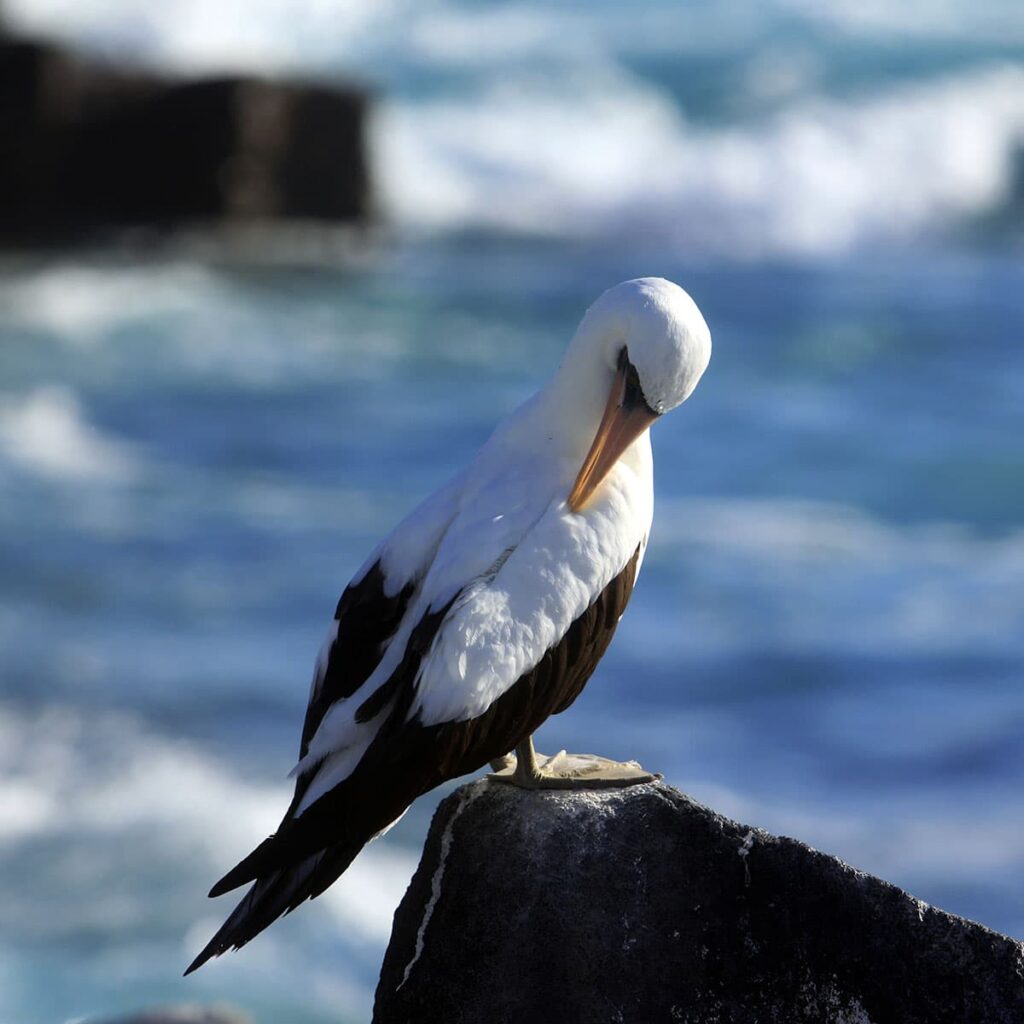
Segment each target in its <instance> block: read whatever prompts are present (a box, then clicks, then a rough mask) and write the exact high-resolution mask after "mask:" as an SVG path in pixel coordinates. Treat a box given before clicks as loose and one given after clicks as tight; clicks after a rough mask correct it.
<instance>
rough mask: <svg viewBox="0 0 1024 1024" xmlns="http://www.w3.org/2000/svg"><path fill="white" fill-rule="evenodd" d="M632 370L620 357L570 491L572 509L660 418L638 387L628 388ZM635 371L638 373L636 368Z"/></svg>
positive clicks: (584, 500) (574, 508)
mask: <svg viewBox="0 0 1024 1024" xmlns="http://www.w3.org/2000/svg"><path fill="white" fill-rule="evenodd" d="M631 369H632V368H631V367H630V365H629V361H628V360H627V359H620V360H619V368H618V371H617V372H616V374H615V380H614V381H612V389H611V392H610V393H609V395H608V404H607V405H606V406H605V407H604V415H603V416H602V417H601V424H600V426H599V427H598V428H597V434H596V435H595V437H594V443H593V444H592V445H591V446H590V451H589V452H587V457H586V458H585V459H584V460H583V465H582V467H581V468H580V471H579V475H578V476H577V477H576V482H575V483H574V484H573V487H572V491H570V493H569V510H570V511H572V512H579V510H580V509H581V508H583V506H584V505H585V504H586V503H587V501H589V499H590V496H591V495H592V494H593V493H594V491H596V490H597V488H598V486H599V485H600V483H601V481H602V480H603V479H604V478H605V477H606V476H607V475H608V473H609V472H610V471H611V468H612V466H614V465H615V463H616V462H618V461H619V457H620V456H621V455H622V453H623V452H624V451H625V450H626V449H627V448H628V447H629V446H630V445H631V444H632V443H633V442H634V441H635V440H636V439H637V438H638V437H639V436H640V435H641V434H642V433H643V432H644V431H645V430H646V429H647V428H648V427H649V426H650V425H651V424H652V423H653V422H654V421H655V420H656V419H657V418H658V414H657V413H656V412H654V411H653V410H651V409H649V408H648V406H647V403H646V402H644V401H643V400H642V397H640V398H638V397H637V396H635V395H634V394H632V393H631V392H633V391H634V390H637V389H634V388H629V387H627V382H628V377H629V373H630V371H631ZM632 372H633V373H634V374H635V372H636V371H632Z"/></svg>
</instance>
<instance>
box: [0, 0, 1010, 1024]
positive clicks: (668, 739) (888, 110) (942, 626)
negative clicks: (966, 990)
mask: <svg viewBox="0 0 1024 1024" xmlns="http://www.w3.org/2000/svg"><path fill="white" fill-rule="evenodd" d="M890 8H891V5H884V4H880V3H857V4H854V3H852V2H847V0H830V2H827V3H821V4H814V5H812V4H809V3H804V2H801V0H774V2H771V3H767V4H765V3H760V4H754V3H741V2H736V3H732V4H710V3H707V4H693V5H686V7H685V8H683V5H675V4H669V3H651V4H648V5H645V7H644V9H643V14H642V16H641V15H638V14H637V13H636V12H635V10H634V9H632V8H627V7H623V6H622V5H615V4H611V3H603V2H601V3H593V2H591V3H587V4H583V3H579V4H566V5H559V6H558V7H557V8H552V7H550V6H548V5H541V4H528V3H525V4H517V5H505V4H502V5H499V4H456V3H452V2H446V3H439V4H434V5H422V4H415V5H414V4H411V3H402V2H398V0H394V2H390V3H387V4H374V5H369V4H364V5H363V6H358V5H352V4H341V3H335V2H331V0H323V2H320V3H311V4H309V5H308V6H307V7H306V8H305V9H304V11H303V12H301V13H300V14H296V12H295V11H294V10H293V9H292V8H290V7H287V6H286V5H284V4H278V3H274V2H272V0H261V2H260V3H253V4H247V5H246V8H245V17H241V16H240V14H239V12H238V11H232V10H231V9H230V8H229V7H225V6H222V5H210V4H200V3H198V2H194V0H175V2H173V3H169V4H165V5H160V6H159V9H157V8H154V7H153V6H152V5H148V4H147V5H144V4H142V3H141V2H133V0H104V2H102V3H95V4H91V5H88V6H84V5H81V4H72V3H69V2H67V0H31V3H30V2H29V0H10V2H9V3H8V4H7V5H6V9H7V13H8V16H9V18H10V19H11V20H12V21H13V22H14V23H15V24H17V25H20V26H22V27H25V28H31V29H34V30H37V31H50V32H56V33H62V34H64V35H65V36H67V37H69V38H71V39H73V40H74V41H75V42H76V43H78V44H79V45H82V46H85V47H88V48H91V49H93V50H95V51H98V52H101V53H105V54H108V55H112V56H115V57H116V56H117V55H119V54H122V55H123V54H124V53H126V52H131V53H132V54H133V55H135V56H139V55H142V56H143V57H144V58H145V59H148V60H150V61H152V62H153V63H157V64H160V65H163V66H170V67H172V68H179V69H185V70H195V69H209V68H213V67H220V66H225V65H228V66H237V67H252V68H257V69H261V70H268V71H278V70H280V71H293V70H295V69H302V70H312V71H315V72H317V73H323V74H329V73H332V72H334V71H336V70H337V69H346V70H349V71H353V72H356V73H359V74H362V75H364V76H368V77H370V78H371V79H372V80H373V81H375V82H376V83H377V85H378V87H379V89H380V94H381V101H380V109H379V114H378V116H377V118H376V120H375V123H374V127H373V141H374V152H375V155H376V161H377V165H378V177H379V180H380V196H379V199H380V204H381V208H382V211H383V214H384V216H385V217H386V218H387V220H388V221H389V223H390V224H391V227H392V240H391V241H390V242H389V243H388V244H387V245H385V246H382V247H381V248H380V249H378V250H377V251H376V252H375V253H374V255H373V257H372V258H370V259H368V260H366V261H365V262H364V263H363V264H362V265H361V266H360V267H358V268H352V267H348V268H345V267H341V266H332V265H330V264H328V263H325V264H324V265H321V266H310V265H308V264H306V265H304V266H290V265H288V264H287V263H286V262H285V261H282V260H277V261H274V260H273V259H271V260H267V259H266V258H265V257H266V256H267V255H268V254H265V253H261V254H258V256H259V258H255V257H254V258H253V259H252V260H250V261H244V260H238V259H234V260H233V261H228V260H227V259H219V260H217V259H206V260H204V261H201V260H198V259H196V258H194V257H192V256H189V255H188V254H187V252H185V251H177V252H176V251H175V250H173V249H172V250H171V251H170V252H164V253H163V254H162V255H152V256H149V257H141V258H140V257H139V256H138V254H134V255H132V256H130V257H128V256H124V255H121V254H118V253H114V252H107V253H89V254H80V255H78V256H70V255H69V256H65V257H54V258H51V259H48V260H45V261H26V260H21V261H10V260H8V261H7V262H5V263H3V264H2V265H0V652H2V653H0V1024H44V1022H46V1024H49V1022H53V1021H67V1020H78V1019H82V1018H88V1017H89V1016H92V1015H98V1014H109V1013H111V1012H113V1011H115V1010H121V1009H129V1008H132V1007H137V1006H141V1005H146V1004H153V1003H159V1002H169V1001H184V1000H190V1001H193V1000H194V1001H203V1002H210V1001H223V1002H227V1003H231V1004H234V1005H237V1006H240V1007H243V1008H245V1009H246V1011H247V1012H249V1013H250V1014H251V1015H252V1017H253V1019H254V1020H255V1021H257V1022H259V1024H269V1022H277V1021H288V1022H295V1024H307V1022H308V1024H314V1022H316V1024H321V1022H323V1024H326V1022H328V1021H330V1022H338V1021H349V1020H351V1021H358V1020H365V1019H366V1018H367V1017H368V1007H369V1005H370V1000H371V998H372V991H373V986H374V983H375V979H376V974H377V970H378V967H379V963H380V959H381V956H382V954H383V949H384V946H385V944H386V941H387V937H388V933H389V930H390V921H391V914H392V912H393V910H394V907H395V906H396V905H397V902H398V900H399V899H400V897H401V894H402V892H403V891H404V887H405V885H406V884H407V881H408V879H409V877H410V875H411V872H412V870H413V868H414V866H415V863H416V860H417V857H418V852H419V849H420V846H421V844H422V841H423V837H424V835H425V831H426V828H427V824H428V822H429V817H430V814H431V813H432V810H433V807H434V806H435V804H436V800H434V799H432V798H427V799H424V800H423V801H421V802H420V803H419V804H417V805H416V806H415V807H414V808H413V811H412V812H411V813H410V814H409V815H408V816H407V818H406V819H405V820H404V821H403V822H402V823H401V824H400V826H399V827H398V828H397V829H396V830H395V831H394V832H393V833H391V834H390V835H389V836H388V837H387V838H386V839H385V840H383V841H381V842H379V843H376V844H374V845H373V846H372V847H371V848H370V849H368V850H367V851H366V852H364V854H363V855H361V857H360V858H359V859H358V860H357V862H356V864H355V865H354V866H353V868H352V869H351V870H350V871H349V872H348V873H347V874H346V876H345V877H344V878H343V880H342V881H341V882H340V883H338V884H336V885H335V886H334V887H333V888H332V889H331V890H330V891H329V892H328V893H327V894H326V895H325V896H324V897H323V898H321V899H319V900H317V901H316V902H315V903H313V904H310V905H307V906H305V907H303V908H302V910H301V911H300V912H299V913H296V914H294V915H292V916H291V917H289V918H288V919H287V920H285V921H281V922H279V923H277V924H275V925H274V926H273V927H272V928H271V929H270V930H269V931H268V932H267V933H265V934H264V935H262V936H261V937H260V938H259V939H257V940H256V941H254V942H253V943H252V944H251V945H250V946H248V947H246V949H245V950H244V951H242V952H241V953H238V954H234V955H231V956H228V957H225V958H222V959H221V960H220V961H217V962H215V963H213V964H211V965H209V966H208V967H205V968H204V969H203V970H202V971H200V972H199V973H198V974H197V975H195V976H193V977H190V978H189V979H185V980H182V979H181V978H180V972H181V970H182V969H183V968H184V966H185V964H186V963H187V962H188V961H189V960H190V959H191V957H192V955H194V953H195V952H196V951H197V949H198V948H199V946H200V945H201V944H202V943H203V942H204V941H205V940H206V939H207V938H208V937H209V934H210V933H211V932H212V930H213V929H214V928H215V927H216V926H217V925H218V924H219V922H220V920H221V919H222V918H223V917H224V916H225V915H226V913H227V912H228V910H229V909H230V907H231V906H232V905H233V904H231V902H230V897H229V898H225V899H222V900H220V901H218V902H216V903H211V902H209V901H207V900H206V899H205V892H206V890H207V889H208V888H209V885H210V884H211V883H212V881H214V880H215V879H216V878H217V877H219V876H220V874H221V873H223V871H224V870H225V869H226V868H228V867H230V866H231V865H232V864H233V863H234V862H235V861H236V860H237V859H239V858H240V857H241V856H242V855H244V854H245V853H246V852H248V850H249V849H250V848H251V847H252V845H254V844H255V843H256V842H257V841H258V840H260V839H261V838H262V837H263V836H264V835H265V834H266V833H267V832H268V831H269V830H270V829H272V828H273V827H274V825H275V824H276V822H277V819H278V817H279V815H280V813H281V810H282V809H283V807H284V806H285V804H286V802H287V798H288V791H289V785H288V782H287V780H286V778H285V775H286V773H287V772H288V770H289V769H290V768H291V766H292V764H293V762H294V757H295V753H296V746H297V742H298V731H299V727H300V722H301V716H302V712H303V709H304V705H305V699H306V695H307V689H308V682H309V675H310V672H311V669H312V662H313V658H314V656H315V653H316V651H317V649H318V647H319V644H320V641H321V639H322V636H323V633H324V631H325V629H326V626H327V624H328V621H329V619H330V616H331V613H332V611H333V608H334V603H335V601H336V598H337V595H338V593H339V591H340V590H341V588H342V587H343V586H344V584H345V582H346V581H347V579H348V577H349V575H350V574H351V572H352V571H354V569H355V568H356V567H357V566H358V565H359V564H360V562H361V561H362V559H363V557H364V556H365V554H366V552H367V550H368V549H369V548H370V547H371V546H372V545H373V543H375V541H376V540H377V539H378V538H379V536H380V535H381V533H382V532H383V531H384V530H385V529H387V527H388V526H389V525H390V524H392V523H394V522H396V521H397V520H398V519H399V518H400V517H401V516H402V515H403V514H404V512H405V511H407V510H408V508H409V507H410V506H411V505H412V504H413V503H415V502H416V501H417V500H418V499H419V498H420V497H422V496H423V495H425V494H426V493H428V492H429V491H430V490H431V489H432V488H434V487H435V486H437V485H438V484H439V483H441V482H442V481H443V480H444V479H446V477H447V476H448V475H449V474H450V473H451V472H453V471H454V470H455V469H457V468H458V467H459V466H461V465H462V464H463V463H464V462H465V461H466V459H467V458H469V457H470V456H471V454H472V453H473V451H474V450H475V449H476V447H477V446H478V445H479V444H480V443H481V442H482V441H483V440H484V439H485V438H486V436H487V434H488V432H489V430H490V429H491V427H492V426H493V424H494V422H495V419H496V418H497V417H498V416H500V415H501V413H502V412H504V411H505V410H509V409H511V408H512V407H514V406H515V404H516V403H517V402H519V401H520V400H522V399H523V398H525V397H526V396H527V395H528V394H529V393H530V392H531V391H532V389H533V388H535V387H536V386H537V385H538V383H539V382H540V381H541V380H543V379H544V377H545V376H546V375H547V374H548V373H549V372H550V371H551V369H552V368H553V367H554V365H555V364H556V363H557V361H558V359H559V357H560V354H561V351H562V349H563V347H564V345H565V344H566V342H567V340H568V338H569V336H570V334H571V332H572V330H573V328H574V327H575V324H576V322H577V321H578V319H579V317H580V315H581V314H582V311H583V310H584V309H585V307H586V306H587V305H588V304H589V303H590V302H591V301H592V300H593V299H594V298H595V297H596V295H597V294H598V293H599V292H600V291H601V290H602V289H603V288H605V287H607V286H609V285H611V284H614V283H615V282H616V281H619V280H621V279H623V278H626V277H634V276H638V275H643V274H660V275H664V276H667V277H670V278H672V279H674V280H677V281H679V282H680V283H681V284H683V285H684V286H685V287H686V288H687V289H688V290H689V291H690V292H691V293H692V294H693V296H694V297H695V299H696V300H697V302H698V303H699V305H700V306H701V308H702V310H703V311H704V313H705V315H706V318H707V320H708V322H709V324H710V325H711V328H712V333H713V336H714V341H715V351H714V355H713V359H712V365H711V368H710V370H709V372H708V374H707V376H706V378H705V379H704V381H703V382H702V383H701V385H700V387H699V389H698V391H697V393H696V395H695V396H694V398H693V399H692V401H691V402H690V403H688V404H687V405H686V406H685V407H684V408H683V409H682V410H680V411H679V412H678V413H676V414H674V415H673V416H672V417H670V418H669V419H666V421H665V422H663V423H660V424H658V426H657V428H656V430H655V435H654V447H655V464H656V490H657V507H656V515H655V526H654V533H653V536H652V541H651V548H650V551H649V554H648V556H647V560H646V562H645V565H644V570H643V574H642V576H641V580H640V583H639V585H638V587H637V590H636V593H635V596H634V599H633V602H632V604H631V606H630V609H629V611H628V614H627V615H626V617H625V619H624V620H623V623H622V626H621V628H620V631H619V634H618V636H617V638H616V641H615V643H614V644H613V646H612V648H611V650H610V652H609V654H608V656H607V657H606V658H605V660H604V662H603V663H602V665H601V667H600V669H599V671H598V673H597V674H596V675H595V677H594V679H593V680H592V681H591V683H590V685H589V686H588V688H587V690H586V691H585V693H584V695H583V696H582V697H581V698H580V700H579V701H578V702H577V703H576V704H575V705H574V706H573V708H572V709H571V711H570V712H568V713H567V714H565V715H562V716H559V717H558V718H556V719H554V720H552V721H551V722H549V723H548V724H547V725H546V726H545V727H544V728H543V729H542V730H541V732H540V734H539V736H538V746H539V748H540V749H542V750H554V749H557V748H559V747H569V748H571V749H582V750H589V751H597V752H600V753H603V754H606V755H608V756H613V757H622V758H626V757H636V758H638V759H639V760H641V761H642V762H643V763H645V764H646V765H647V766H649V767H651V768H653V769H656V770H658V771H661V772H663V773H664V774H665V776H666V778H667V779H668V781H670V782H671V783H673V784H674V785H677V786H679V787H680V788H682V789H684V790H685V791H687V792H688V793H690V794H692V795H693V796H694V797H696V798H697V799H700V800H703V801H705V802H707V803H710V804H712V805H713V806H714V807H716V808H717V809H719V810H721V811H723V812H724V813H727V814H730V815H732V816H734V817H737V818H739V819H740V820H742V821H745V822H749V823H751V824H754V825H758V826H762V827H764V828H767V829H770V830H772V831H775V832H780V833H785V834H789V835H793V836H796V837H798V838H801V839H803V840H805V841H807V842H809V843H811V844H812V845H814V846H816V847H818V848H820V849H823V850H827V851H829V852H831V853H835V854H837V855H839V856H841V857H843V858H844V859H845V860H847V861H849V862H850V863H852V864H854V865H856V866H857V867H859V868H862V869H865V870H867V871H871V872H874V873H877V874H880V875H882V876H884V877H886V878H888V879H890V880H891V881H893V882H895V883H897V884H899V885H901V886H903V887H905V888H907V889H909V890H910V891H911V892H913V893H914V894H915V895H916V896H918V897H920V898H922V899H924V900H926V901H927V902H929V903H933V904H935V905H937V906H940V907H943V908H945V909H947V910H950V911H953V912H955V913H958V914H963V915H965V916H968V917H972V918H974V919H976V920H979V921H982V922H983V923H985V924H987V925H989V926H991V927H993V928H996V929H999V930H1001V931H1004V932H1007V933H1009V934H1011V935H1014V936H1017V937H1024V888H1022V886H1021V883H1020V878H1021V877H1022V871H1024V796H1022V794H1024V786H1022V782H1024V678H1022V676H1024V673H1022V667H1021V666H1022V664H1024V514H1022V509H1024V345H1022V324H1024V258H1022V257H1024V245H1022V232H1021V227H1022V211H1024V194H1022V193H1024V189H1022V180H1024V169H1022V158H1021V155H1020V154H1021V152H1022V150H1024V13H1022V12H1024V9H1022V8H1021V7H1020V5H1019V4H1016V3H1013V2H1005V3H1001V2H991V3H986V4H985V5H984V10H979V9H978V5H976V4H975V5H971V4H967V3H966V2H959V0H948V2H941V3H940V2H937V0H936V2H933V3H924V2H921V3H917V4H911V5H909V6H904V7H902V8H900V9H899V10H895V9H890ZM271 255H272V254H271Z"/></svg>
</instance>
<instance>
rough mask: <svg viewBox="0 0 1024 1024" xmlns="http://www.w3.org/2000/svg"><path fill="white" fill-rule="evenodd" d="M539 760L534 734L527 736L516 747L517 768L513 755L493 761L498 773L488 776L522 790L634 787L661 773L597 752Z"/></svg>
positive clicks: (561, 753) (556, 755)
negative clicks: (513, 762)
mask: <svg viewBox="0 0 1024 1024" xmlns="http://www.w3.org/2000/svg"><path fill="white" fill-rule="evenodd" d="M541 758H543V762H542V763H541V762H538V760H537V752H536V751H535V750H534V749H533V736H527V737H526V739H524V740H523V741H522V743H520V744H518V745H517V746H516V762H515V769H514V770H513V769H512V766H511V764H510V760H511V759H510V757H509V755H507V754H506V755H505V757H504V758H502V762H504V763H503V765H502V767H501V768H499V767H498V762H495V761H492V762H491V766H492V767H493V768H494V769H495V772H496V774H494V775H488V778H489V779H491V780H492V781H494V782H507V783H509V784H511V785H513V786H519V787H520V788H521V789H613V788H618V787H621V786H634V785H636V784H637V783H639V782H652V781H653V780H654V779H655V778H658V776H655V775H652V774H651V773H650V772H646V771H644V770H643V768H641V767H640V765H638V764H637V763H636V762H635V761H631V762H627V763H625V764H623V763H621V762H619V761H610V760H608V758H606V757H596V756H595V755H594V754H567V753H566V752H565V751H564V750H562V751H559V752H558V753H557V754H555V756H554V757H544V755H543V754H542V755H541Z"/></svg>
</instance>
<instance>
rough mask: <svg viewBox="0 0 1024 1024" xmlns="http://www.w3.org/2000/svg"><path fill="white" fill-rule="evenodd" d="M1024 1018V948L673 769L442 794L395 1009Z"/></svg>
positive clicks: (993, 1022) (384, 1001)
mask: <svg viewBox="0 0 1024 1024" xmlns="http://www.w3.org/2000/svg"><path fill="white" fill-rule="evenodd" d="M526 1020H532V1021H537V1022H542V1021H543V1022H549V1021H550V1022H554V1021H566V1022H570V1021H572V1022H575V1021H595V1022H597V1021H601V1022H604V1021H617V1022H622V1024H654V1022H660V1021H666V1022H672V1021H680V1022H687V1024H769V1022H778V1024H796V1022H804V1021H806V1022H814V1024H946V1022H948V1024H972V1022H973V1024H1020V1022H1021V1021H1024V946H1022V945H1021V944H1020V943H1018V942H1015V941H1013V940H1012V939H1009V938H1007V937H1005V936H1003V935H999V934H997V933H995V932H992V931H990V930H988V929H987V928H984V927H982V926H981V925H978V924H974V923H972V922H970V921H965V920H962V919H960V918H957V917H953V916H952V915H950V914H947V913H945V912H943V911H941V910H936V909H934V908H932V907H929V906H927V905H926V904H923V903H921V902H920V901H919V900H916V899H914V897H912V896H910V895H908V894H907V893H905V892H903V891H901V890H900V889H897V888H896V887H895V886H893V885H890V884H888V883H887V882H884V881H881V880H880V879H877V878H873V877H871V876H870V875H865V874H863V873H861V872H859V871H856V870H854V869H853V868H851V867H849V866H848V865H846V864H844V863H843V862H842V861H839V860H837V859H836V858H834V857H830V856H827V855H825V854H822V853H818V852H817V851H815V850H812V849H810V848H809V847H807V846H805V845H804V844H803V843H799V842H797V841H796V840H793V839H785V838H778V837H776V836H772V835H769V834H767V833H765V832H762V831H759V830H757V829H751V828H748V827H747V826H745V825H739V824H737V823H736V822H732V821H729V820H727V819H725V818H723V817H721V816H720V815H718V814H716V813H715V812H714V811H711V810H709V809H707V808H706V807H702V806H701V805H700V804H697V803H694V802H693V801H692V800H690V799H689V798H688V797H686V796H684V795H683V794H682V793H679V792H678V791H677V790H675V789H672V788H671V787H670V786H667V785H665V784H664V783H661V782H653V783H649V784H646V785H642V786H635V787H632V788H630V789H624V790H606V791H603V792H596V791H595V792H547V793H540V792H532V793H527V792H523V791H521V790H517V789H514V788H512V787H507V786H498V785H495V784H492V783H487V782H477V783H474V784H472V785H469V786H463V787H462V788H461V789H459V790H458V791H457V792H456V793H454V794H453V795H452V796H451V797H449V798H448V799H447V800H445V801H444V802H443V803H442V804H441V806H440V807H439V808H438V811H437V814H436V816H435V818H434V822H433V825H432V827H431V830H430V835H429V837H428V839H427V844H426V848H425V850H424V853H423V859H422V860H421V862H420V865H419V868H418V869H417V871H416V874H415V876H414V878H413V880H412V884H411V885H410V887H409V891H408V892H407V893H406V896H405V898H404V900H403V901H402V904H401V906H400V907H399V908H398V911H397V913H396V915H395V924H394V931H393V933H392V937H391V944H390V946H389V947H388V951H387V955H386V957H385V960H384V966H383V969H382V971H381V976H380V983H379V986H378V988H377V1001H376V1008H375V1013H374V1021H375V1022H377V1024H406V1022H409V1024H412V1022H415V1024H433V1022H437V1024H440V1022H444V1024H460V1022H463V1024H479V1022H487V1024H503V1022H512V1021H515V1022H517V1024H521V1022H522V1021H526Z"/></svg>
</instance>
